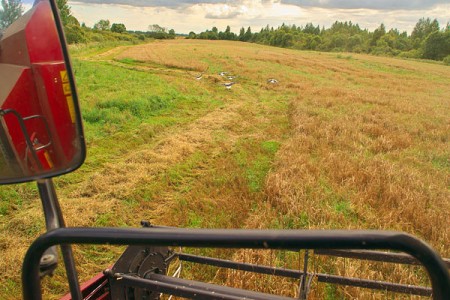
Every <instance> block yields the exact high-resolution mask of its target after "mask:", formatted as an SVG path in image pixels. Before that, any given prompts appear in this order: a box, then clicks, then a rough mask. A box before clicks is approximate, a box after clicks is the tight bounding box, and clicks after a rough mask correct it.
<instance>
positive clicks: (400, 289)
mask: <svg viewBox="0 0 450 300" xmlns="http://www.w3.org/2000/svg"><path fill="white" fill-rule="evenodd" d="M179 259H180V260H182V261H186V262H191V263H199V264H205V265H210V266H214V267H222V268H228V269H234V270H239V271H246V272H254V273H259V274H266V275H273V276H281V277H287V278H293V279H300V277H301V276H303V274H304V272H302V271H299V270H292V269H282V268H274V267H268V266H260V265H255V264H249V263H242V262H234V261H230V260H224V259H219V258H211V257H204V256H197V255H192V254H184V253H181V254H179ZM306 275H308V276H314V277H317V279H318V281H319V282H328V283H335V284H340V285H348V286H354V287H361V288H370V289H376V290H385V291H389V292H397V293H405V294H413V295H421V296H430V295H431V288H428V287H422V286H415V285H407V284H398V283H392V282H385V281H377V280H369V279H360V278H351V277H344V276H337V275H330V274H323V273H309V272H308V273H307V274H306Z"/></svg>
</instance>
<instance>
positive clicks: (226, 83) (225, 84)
mask: <svg viewBox="0 0 450 300" xmlns="http://www.w3.org/2000/svg"><path fill="white" fill-rule="evenodd" d="M222 84H223V85H224V86H225V87H226V88H227V89H231V86H232V85H233V84H235V82H225V83H222Z"/></svg>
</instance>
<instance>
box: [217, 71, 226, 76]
mask: <svg viewBox="0 0 450 300" xmlns="http://www.w3.org/2000/svg"><path fill="white" fill-rule="evenodd" d="M227 74H228V72H220V73H219V75H220V76H225V75H227Z"/></svg>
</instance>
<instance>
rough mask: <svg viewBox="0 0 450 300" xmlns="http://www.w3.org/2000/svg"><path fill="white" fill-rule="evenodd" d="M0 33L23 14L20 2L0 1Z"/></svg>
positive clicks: (12, 0) (17, 0)
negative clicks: (0, 7)
mask: <svg viewBox="0 0 450 300" xmlns="http://www.w3.org/2000/svg"><path fill="white" fill-rule="evenodd" d="M1 4H2V9H1V10H0V31H2V30H4V29H6V28H7V27H8V26H9V25H11V24H12V23H13V22H14V21H15V20H17V19H18V18H19V17H20V16H22V14H23V7H22V2H21V1H20V0H1Z"/></svg>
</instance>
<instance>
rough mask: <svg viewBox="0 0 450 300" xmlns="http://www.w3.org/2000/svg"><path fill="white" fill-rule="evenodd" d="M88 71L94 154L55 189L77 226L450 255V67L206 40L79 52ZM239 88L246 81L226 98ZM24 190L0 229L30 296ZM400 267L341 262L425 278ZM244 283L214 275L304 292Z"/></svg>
mask: <svg viewBox="0 0 450 300" xmlns="http://www.w3.org/2000/svg"><path fill="white" fill-rule="evenodd" d="M74 68H75V74H76V77H77V81H78V90H79V94H80V101H81V109H82V111H83V116H84V118H85V128H86V136H87V143H88V158H87V160H86V164H85V165H84V166H83V167H82V168H81V169H80V170H78V171H76V172H75V173H73V174H70V175H67V176H64V177H62V178H58V179H56V180H55V182H56V184H57V186H58V190H59V193H60V197H61V202H62V207H63V210H64V213H65V215H66V221H67V223H68V224H69V225H70V226H134V227H136V226H139V222H140V221H141V220H143V219H146V220H150V221H151V222H152V223H154V224H159V225H167V226H179V227H197V228H279V229H281V228H283V229H305V228H306V229H307V228H344V229H367V228H370V229H389V230H401V231H406V232H409V233H412V234H415V235H418V236H419V237H420V238H422V239H424V240H425V241H427V242H428V243H430V244H431V245H432V246H433V247H435V248H436V249H437V250H438V251H439V252H440V253H441V254H442V255H443V256H446V257H449V256H450V252H449V246H450V240H449V235H450V232H449V228H450V223H449V220H448V211H450V201H449V199H450V191H449V189H448V187H449V186H450V163H449V162H450V156H449V155H450V154H449V151H448V144H449V141H450V119H449V118H448V116H449V115H450V103H449V101H450V99H449V97H448V95H450V86H449V85H448V82H450V68H448V67H445V66H443V65H437V64H431V63H424V62H415V61H406V60H399V59H389V58H381V57H370V56H363V55H356V54H352V55H348V54H336V53H317V52H300V51H294V50H286V49H280V48H273V47H267V46H261V45H254V44H248V43H240V42H224V41H220V42H219V41H199V40H173V41H155V42H152V43H149V44H142V45H135V46H120V47H116V48H112V49H105V50H103V51H97V52H90V54H87V52H85V53H84V54H83V52H82V51H80V52H79V53H77V54H76V55H74ZM221 72H227V73H228V74H227V76H222V75H220V73H221ZM199 74H203V76H202V78H201V79H197V78H196V76H198V75H199ZM228 76H232V77H231V78H228ZM270 78H275V79H277V81H278V83H276V84H272V83H269V82H268V81H267V80H268V79H270ZM227 82H234V83H235V84H234V85H232V86H231V88H230V89H227V88H226V86H225V85H224V84H225V83H227ZM148 103H150V104H151V105H149V104H148ZM145 109H148V110H149V111H143V110H145ZM151 109H153V110H152V111H150V110H151ZM21 195H23V197H25V198H26V199H27V201H24V202H23V204H20V206H19V207H20V211H17V212H15V213H14V214H13V213H10V214H8V220H6V219H2V220H1V223H0V224H1V231H0V245H2V248H1V251H2V254H3V257H5V259H4V260H3V262H0V267H1V270H3V271H4V273H5V274H7V275H6V277H7V280H8V282H9V284H8V287H7V288H6V290H0V294H7V295H14V294H13V293H14V292H15V291H17V290H18V282H19V278H18V276H17V272H14V268H13V267H12V266H17V265H20V261H21V257H22V255H23V253H24V251H25V250H26V247H27V245H28V244H29V243H30V242H31V241H32V239H33V238H35V236H36V235H37V234H38V233H39V232H42V231H43V225H42V222H41V221H40V220H41V213H40V206H39V203H38V201H37V200H36V199H35V195H33V194H32V193H31V192H30V191H29V189H24V191H22V192H21ZM30 215H31V216H34V217H33V218H30ZM30 228H31V229H32V230H29V229H30ZM122 250H123V249H122V248H121V247H112V248H111V247H106V246H95V247H94V246H83V247H78V246H77V247H76V252H77V257H76V259H77V262H78V263H79V265H80V266H81V267H80V268H79V269H80V277H81V278H82V279H87V278H89V277H91V275H92V274H93V273H95V272H97V271H100V270H101V269H102V268H106V267H108V266H110V264H111V262H112V261H114V259H116V258H117V256H118V255H119V254H120V252H121V251H122ZM222 254H223V255H225V254H227V255H228V254H229V253H225V254H224V253H222ZM232 256H233V257H234V258H238V259H243V260H246V261H259V262H262V261H267V260H270V259H269V258H270V257H269V256H267V255H265V256H264V255H262V254H260V253H252V252H245V251H238V252H235V253H233V254H232ZM285 260H287V259H285ZM272 263H273V262H272ZM276 263H283V264H286V266H287V267H289V266H290V264H291V263H292V264H294V262H289V261H283V262H276ZM394 269H395V270H391V269H390V268H389V267H387V266H370V265H367V264H358V263H352V264H350V263H348V262H345V261H344V262H339V261H337V262H335V267H333V270H335V271H336V272H337V273H339V274H342V273H346V274H347V275H352V276H353V275H354V276H357V277H363V276H365V275H367V274H370V276H373V278H375V279H378V280H381V279H386V278H387V279H389V280H390V281H394V282H397V281H398V282H402V283H407V284H409V283H415V284H418V283H419V284H422V283H426V279H424V275H423V274H421V273H420V274H419V272H416V271H415V270H413V271H411V270H404V269H402V268H394ZM62 274H63V273H62V271H59V272H58V273H57V274H56V275H55V277H54V278H53V279H52V280H47V281H46V285H45V288H46V293H47V294H48V295H49V297H57V295H58V294H61V293H63V292H64V290H65V285H64V284H63V282H64V277H63V275H62ZM405 274H406V275H405ZM196 275H197V276H200V277H201V276H210V274H209V275H205V274H195V272H193V273H192V274H190V276H193V277H194V276H196ZM239 276H240V275H235V276H234V277H233V280H232V282H230V279H229V278H228V277H227V276H226V274H225V275H224V274H215V275H213V276H210V277H208V278H206V280H213V279H214V280H216V281H219V282H228V283H230V284H232V285H244V286H247V287H254V288H259V289H262V290H271V291H273V290H277V291H278V292H280V293H282V294H285V295H290V296H293V294H295V289H296V288H295V286H293V285H292V284H291V283H290V282H286V283H279V282H278V283H277V284H275V285H274V284H273V282H272V283H271V282H265V281H263V280H260V281H259V283H258V282H256V281H251V280H247V279H246V278H245V276H242V277H239ZM212 277H214V278H212ZM2 292H3V293H2ZM324 293H325V294H326V295H330V293H331V294H333V293H335V294H333V295H335V296H337V295H346V296H347V297H348V296H350V295H351V296H354V297H356V295H358V297H360V298H364V299H366V298H367V297H369V298H371V297H375V298H376V296H372V295H370V294H364V292H361V291H358V290H354V289H345V290H339V291H337V290H332V291H331V292H330V290H329V289H323V288H322V289H319V291H318V292H317V293H316V294H313V295H312V298H311V299H316V298H317V299H320V298H323V297H325V294H324ZM327 293H328V294H327Z"/></svg>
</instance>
